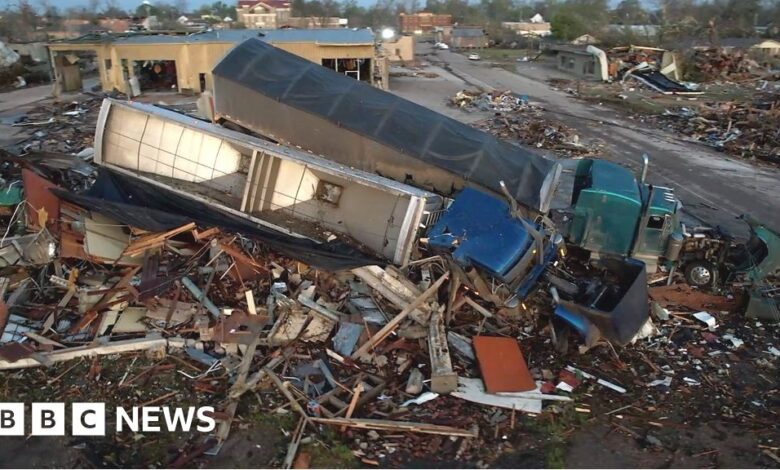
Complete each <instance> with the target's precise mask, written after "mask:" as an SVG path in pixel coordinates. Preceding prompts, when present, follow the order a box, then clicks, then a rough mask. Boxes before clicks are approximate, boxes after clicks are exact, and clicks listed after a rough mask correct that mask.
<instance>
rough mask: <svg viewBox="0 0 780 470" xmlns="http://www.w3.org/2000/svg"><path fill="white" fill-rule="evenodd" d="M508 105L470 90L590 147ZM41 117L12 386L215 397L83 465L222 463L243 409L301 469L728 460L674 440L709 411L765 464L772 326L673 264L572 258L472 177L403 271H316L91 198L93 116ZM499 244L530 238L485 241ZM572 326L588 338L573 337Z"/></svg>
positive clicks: (270, 250) (558, 139) (10, 196)
mask: <svg viewBox="0 0 780 470" xmlns="http://www.w3.org/2000/svg"><path fill="white" fill-rule="evenodd" d="M513 96H514V95H510V94H500V95H497V96H495V97H491V98H490V99H487V98H481V97H477V99H476V100H475V99H472V100H471V101H469V102H474V101H480V102H481V103H483V104H484V103H485V101H484V100H485V99H487V101H488V102H489V103H488V104H485V105H486V106H488V108H490V109H489V110H490V111H493V112H496V113H497V115H496V116H494V117H493V118H491V119H489V120H487V121H485V122H483V123H482V124H480V125H479V126H478V127H481V128H484V129H486V130H488V131H490V132H491V133H494V134H496V135H499V136H501V137H504V138H507V139H510V140H516V141H520V142H523V143H530V144H531V145H534V146H536V147H541V148H546V149H553V150H556V151H557V152H559V153H563V154H567V155H577V156H582V155H587V154H589V152H590V151H591V150H589V149H588V148H586V147H584V146H582V145H580V144H579V142H578V139H577V138H576V135H571V134H570V131H569V130H568V129H566V128H564V127H555V126H552V125H550V124H549V123H548V122H546V121H543V120H540V119H537V117H538V115H537V114H536V113H538V112H540V110H539V109H536V108H534V107H532V106H530V105H528V103H527V100H522V99H516V98H514V97H513ZM463 102H464V103H465V102H466V99H465V98H464V101H463ZM466 106H468V105H466ZM475 106H477V107H479V106H481V105H480V104H476V105H475ZM494 106H495V107H494ZM45 109H47V108H40V110H39V111H36V112H37V113H39V114H36V112H34V113H31V114H30V115H28V121H29V122H37V121H36V120H42V121H45V124H41V126H50V127H46V129H47V132H48V133H49V135H48V137H47V138H45V139H44V138H43V137H41V138H40V139H41V140H39V141H38V144H36V145H32V144H31V143H28V145H25V146H23V147H21V148H20V149H19V150H20V152H18V154H17V155H11V154H6V153H4V154H3V155H2V156H3V160H2V164H1V165H0V176H2V184H3V187H2V191H3V195H4V198H3V200H2V201H0V202H2V207H0V221H2V223H3V225H2V227H0V228H2V230H3V232H4V236H3V238H2V241H0V292H1V293H2V297H0V320H2V326H1V327H0V328H1V329H2V339H0V370H4V371H6V372H4V373H3V374H0V381H2V384H3V388H4V390H5V391H6V393H7V394H10V395H9V396H17V397H20V399H21V397H33V396H34V395H37V394H44V396H45V397H46V399H48V400H51V399H53V398H55V397H56V398H58V399H60V398H61V399H62V400H63V401H64V400H66V399H67V400H73V401H75V400H81V401H90V400H95V401H97V400H100V401H108V402H122V403H128V402H129V403H134V404H136V406H137V405H154V404H161V403H167V404H178V405H183V406H192V404H193V403H198V404H209V405H213V406H214V407H215V408H216V411H215V413H214V414H213V417H214V418H215V419H216V420H217V421H218V426H217V429H216V430H215V431H214V432H213V433H212V434H211V435H208V436H203V435H200V434H197V433H192V434H184V435H183V437H181V440H179V441H177V442H168V443H167V444H166V446H165V447H166V449H164V450H163V451H158V452H152V451H150V448H152V447H153V446H152V445H150V444H149V442H151V441H150V440H149V438H148V437H144V436H141V437H137V436H138V435H123V434H118V435H116V436H113V437H106V438H97V439H94V440H88V441H82V442H85V443H84V444H83V445H82V444H79V445H82V447H81V449H83V450H84V451H85V452H84V453H85V455H88V456H90V457H84V459H85V461H86V463H89V464H90V465H93V466H97V465H102V466H106V465H113V466H167V467H180V466H186V465H190V464H192V462H194V461H199V460H201V459H205V458H207V456H210V457H213V456H223V455H225V453H228V452H230V451H229V447H228V444H227V443H228V442H229V440H230V439H231V436H233V435H234V434H233V433H238V432H241V431H243V430H245V429H247V427H248V426H250V423H251V422H252V421H253V420H255V421H257V420H258V419H256V418H253V417H255V416H263V417H264V418H263V419H274V420H280V421H281V420H284V421H285V423H286V424H285V425H279V426H276V421H274V425H273V426H272V428H273V429H276V428H277V427H281V428H282V429H283V432H284V433H285V435H286V438H287V439H288V440H289V442H288V446H287V452H286V453H283V454H284V455H278V456H276V457H271V458H272V459H273V462H274V464H275V465H276V466H281V467H285V468H291V467H296V468H299V467H305V466H307V465H314V463H315V459H316V456H313V455H312V452H313V450H312V447H311V445H312V441H314V440H317V441H319V440H328V441H329V443H328V444H326V445H330V444H333V445H334V447H335V444H336V443H340V444H341V445H343V446H346V447H347V449H348V450H347V452H346V456H347V458H349V459H352V460H351V462H352V463H354V464H357V463H362V464H364V465H371V466H383V467H391V466H404V465H406V466H408V465H411V464H415V463H416V464H420V463H428V464H429V465H432V464H433V463H440V464H444V465H450V466H454V465H456V464H458V465H462V464H463V463H464V462H468V463H469V464H474V465H476V466H486V465H491V464H493V463H494V462H495V461H496V459H497V458H500V456H501V454H503V453H506V452H517V451H522V452H529V453H537V454H543V455H548V452H549V455H554V454H553V452H552V451H551V449H553V450H556V451H560V449H559V448H555V447H553V446H562V445H564V444H565V442H566V439H565V437H563V436H568V435H570V434H571V433H572V432H573V431H574V430H576V429H577V428H580V427H582V426H584V425H585V423H592V422H599V423H600V424H601V425H603V426H606V427H607V428H608V430H609V432H613V431H616V432H619V433H621V434H625V435H628V436H630V437H632V438H634V439H636V440H637V442H642V443H644V444H645V445H649V446H651V447H652V448H655V449H658V450H663V449H667V450H670V451H673V452H675V455H677V454H680V453H682V454H684V455H685V456H688V457H690V458H698V457H697V456H699V457H701V456H706V457H707V459H706V460H705V461H707V462H709V463H717V452H715V453H712V452H711V449H709V448H708V449H686V448H681V447H679V445H678V441H677V440H676V438H675V436H676V435H677V434H679V433H681V432H693V431H695V430H696V429H697V428H699V427H700V426H701V423H702V422H705V421H711V420H715V419H718V420H720V421H722V422H725V423H735V424H739V425H740V427H741V429H748V430H750V431H754V432H755V433H758V434H756V435H757V438H756V439H758V440H759V442H761V445H764V446H768V447H766V448H762V452H758V451H757V452H756V454H757V457H756V459H757V460H756V461H755V462H756V463H765V464H772V462H770V461H767V460H766V459H767V458H772V457H771V456H772V455H774V454H773V453H772V452H774V450H776V442H775V441H774V440H773V438H772V436H771V434H770V433H768V432H767V430H769V429H771V430H773V431H776V427H777V424H776V421H777V420H776V419H775V418H776V416H775V417H773V416H772V415H776V410H775V408H776V407H775V406H774V403H775V402H776V401H777V390H778V377H780V375H778V374H777V373H776V369H777V361H778V356H779V355H780V353H778V352H777V347H778V346H780V337H778V334H777V330H776V328H774V326H772V325H769V324H766V323H762V321H763V320H758V319H749V320H746V319H745V318H744V317H742V316H741V315H739V314H738V310H739V308H738V306H739V305H740V303H739V302H736V301H735V302H733V305H732V304H731V303H729V302H718V301H723V300H724V298H723V297H722V296H715V295H699V294H702V293H701V291H700V290H698V289H694V288H691V287H689V286H686V285H683V284H680V283H675V281H676V280H677V279H678V278H679V277H680V276H674V275H672V274H670V273H669V272H662V273H660V275H661V277H660V278H658V279H660V280H661V281H668V282H669V283H670V284H671V285H668V286H662V287H649V288H648V285H647V273H646V271H645V266H644V264H643V263H639V262H638V261H632V262H630V263H629V262H626V261H625V260H622V262H620V261H608V260H607V258H606V257H605V259H603V260H594V261H589V260H587V259H582V258H580V257H578V256H576V255H575V254H569V253H568V252H567V250H566V247H565V246H564V244H563V241H562V239H561V238H560V237H555V236H554V234H555V233H554V230H553V228H552V227H551V225H550V224H551V221H549V220H547V218H546V217H544V216H538V217H530V216H527V215H526V214H525V211H524V210H523V209H522V208H520V207H518V203H517V201H515V200H514V199H513V198H512V196H511V195H510V196H508V197H507V198H506V199H507V200H506V201H504V200H502V199H499V198H498V197H495V196H493V195H488V194H487V193H484V192H480V191H477V190H473V189H472V190H470V189H464V190H462V191H460V192H459V193H458V195H457V196H456V199H455V200H454V201H452V202H451V203H450V204H449V205H448V207H447V209H446V210H442V211H441V212H440V213H438V214H436V217H433V218H431V219H430V221H431V224H432V227H427V228H428V229H429V231H428V232H427V233H426V235H427V236H426V237H421V238H419V240H417V241H416V243H415V246H414V250H412V251H413V252H412V254H411V256H410V259H409V261H408V262H405V263H404V264H403V265H402V266H393V265H389V264H388V265H383V266H380V265H368V266H362V265H361V264H357V265H355V266H357V267H353V268H351V269H341V270H336V271H333V270H328V269H325V268H323V266H320V265H318V258H317V257H307V259H306V262H303V261H302V259H301V258H303V257H304V253H303V252H298V253H296V252H295V250H291V249H289V248H288V249H287V250H283V249H282V248H279V247H284V243H283V242H280V241H279V239H275V238H274V237H272V236H265V237H262V236H260V235H258V234H256V233H249V232H247V231H244V230H242V229H241V227H246V225H240V224H238V223H236V221H235V220H228V218H227V217H224V218H212V219H209V220H211V221H213V223H203V222H198V221H196V220H203V219H196V218H195V217H194V216H192V215H191V214H184V213H183V210H182V213H176V210H177V209H176V208H175V207H174V208H171V209H170V210H169V211H168V212H169V213H166V214H162V213H161V212H162V211H160V210H154V208H145V207H144V206H145V205H146V201H144V200H138V199H139V198H138V197H137V196H133V198H134V199H136V200H135V205H133V204H125V203H122V204H120V203H117V202H115V201H110V200H109V199H108V197H107V196H106V195H102V196H101V195H96V193H94V192H93V193H91V194H90V195H89V196H85V194H86V193H85V191H88V190H90V189H92V188H94V187H95V185H97V184H99V183H96V181H99V179H100V178H101V170H103V169H104V167H97V165H93V164H92V163H91V162H90V158H89V157H88V155H90V151H89V149H90V148H91V145H92V136H91V135H89V132H90V130H94V129H92V128H91V127H90V125H89V124H86V123H93V122H94V119H95V114H96V110H97V106H96V105H95V104H94V102H92V101H90V100H87V101H86V102H81V103H76V104H75V105H70V107H69V108H61V109H60V108H54V109H52V110H50V111H48V112H49V115H48V116H49V117H47V116H46V115H43V114H44V113H45V112H46V111H43V110H45ZM66 113H68V114H66ZM59 116H66V119H63V120H62V121H60V117H59ZM50 118H51V119H50ZM158 118H159V119H164V118H163V117H159V116H158ZM52 119H53V120H52ZM50 120H51V122H49V121H50ZM74 121H75V122H74ZM29 122H28V123H29ZM63 122H67V123H69V124H70V125H64V124H62V123H63ZM74 124H76V125H75V126H74ZM31 125H32V124H31ZM36 125H37V124H36ZM207 125H208V126H211V125H212V124H208V123H203V124H202V127H203V128H206V127H207ZM73 127H80V128H79V129H77V130H74V129H73ZM548 129H552V130H550V131H549V132H548ZM40 150H43V151H45V152H40ZM77 152H78V153H79V154H80V156H76V155H73V154H75V153H77ZM107 161H108V160H107ZM118 166H121V165H118ZM103 177H105V174H103ZM171 179H173V178H171ZM502 183H503V182H502ZM502 187H503V189H504V190H505V191H506V187H505V186H503V184H502ZM158 190H159V191H160V192H162V191H164V190H166V189H164V185H162V184H161V185H159V187H158ZM136 194H141V195H143V194H144V193H143V192H141V193H136ZM146 194H147V195H149V192H148V191H147V193H146ZM150 197H151V196H150ZM131 199H132V198H131ZM141 199H142V198H141ZM139 206H140V207H142V208H143V209H142V210H141V212H140V213H139V212H138V207H139ZM200 207H201V208H203V207H205V203H204V205H203V206H200ZM477 211H480V212H479V214H480V217H475V216H474V214H476V213H477ZM171 220H175V221H176V224H172V223H171ZM480 225H483V226H480ZM461 232H462V233H461ZM465 234H468V237H467V236H464V235H465ZM491 235H492V236H496V235H498V236H500V237H501V238H502V239H503V240H504V241H505V242H506V241H508V242H511V243H514V242H515V241H517V240H519V239H521V238H522V239H523V240H524V244H523V246H522V247H515V246H509V247H505V249H504V250H498V249H497V248H496V244H495V243H492V244H491V241H493V239H492V238H490V236H491ZM521 235H522V236H521ZM299 246H300V245H299ZM486 246H487V247H488V248H487V249H486V248H485V247H486ZM277 248H278V249H277ZM319 249H323V248H322V247H319ZM512 250H515V251H512ZM355 253H356V254H355V256H359V253H358V252H355ZM505 254H509V255H512V256H513V258H512V259H511V260H510V261H511V264H510V263H508V262H505V260H504V259H503V258H500V257H498V255H505ZM516 254H519V256H517V257H515V256H514V255H516ZM518 257H519V258H521V260H520V261H518V260H517V259H515V258H518ZM361 259H362V258H361ZM319 260H320V261H321V260H322V259H321V258H320V259H319ZM341 261H342V263H344V264H349V260H344V259H342V260H341ZM485 261H489V262H491V263H495V265H496V266H495V267H494V266H492V265H488V263H486V262H485ZM521 261H522V262H521ZM640 264H641V268H637V266H636V265H640ZM516 265H517V266H521V267H524V268H528V269H527V270H525V271H523V270H520V269H519V268H517V267H516ZM627 265H632V266H628V268H632V269H631V270H626V269H628V268H627ZM507 266H508V267H507ZM634 268H636V269H634ZM516 271H523V272H522V274H523V275H518V272H516ZM526 274H527V275H526ZM658 279H655V280H653V281H651V282H652V283H655V282H656V281H657V280H658ZM648 290H649V295H650V297H651V298H652V299H653V300H654V301H655V303H654V304H653V306H652V307H651V305H650V304H648V302H647V291H648ZM723 290H724V291H726V292H728V293H729V295H732V296H736V295H738V291H737V290H736V289H733V290H732V286H728V285H727V286H725V287H723ZM559 291H560V292H559ZM629 293H632V294H631V296H630V297H631V299H630V300H631V301H632V302H631V303H630V305H626V304H624V303H623V300H624V298H628V297H629ZM634 294H636V295H634ZM768 295H774V294H771V293H770V294H768ZM637 300H638V302H639V303H636V301H637ZM578 304H581V305H579V306H578ZM562 307H565V309H569V311H568V312H567V311H565V309H562ZM651 310H652V312H653V315H652V318H650V312H651ZM626 311H628V312H629V314H630V315H629V314H622V313H620V312H626ZM566 315H570V317H569V318H568V319H569V320H571V318H574V320H573V321H572V322H570V323H566V322H565V321H564V320H567V318H563V316H566ZM629 316H630V317H631V318H630V320H631V323H632V325H628V324H627V323H626V318H627V317H629ZM583 318H584V319H585V320H584V321H583V320H581V319H583ZM594 318H600V319H601V320H593V319H594ZM578 321H580V322H581V323H580V326H582V330H583V331H579V333H581V336H584V337H585V341H584V344H582V343H583V341H581V340H580V339H575V338H574V335H569V334H568V333H569V331H570V330H572V329H577V326H576V323H577V322H578ZM591 321H592V323H591ZM633 323H637V325H633ZM595 324H598V326H595ZM634 326H638V328H634ZM613 329H614V330H615V331H612V330H613ZM594 330H596V332H595V333H594ZM622 345H625V347H623V346H622ZM569 350H571V351H576V350H579V354H578V353H575V352H568V351H569ZM705 393H706V396H707V398H708V399H707V400H702V396H704V394H705ZM324 436H327V437H324ZM161 439H162V438H161ZM166 439H171V438H166ZM773 446H775V447H773ZM763 451H769V454H767V453H766V452H763ZM94 456H102V457H94ZM549 458H550V460H549V461H547V462H545V464H547V466H550V465H552V464H553V463H555V462H554V461H553V460H552V457H549ZM758 459H763V460H758ZM334 466H335V465H334Z"/></svg>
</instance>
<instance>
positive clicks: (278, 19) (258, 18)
mask: <svg viewBox="0 0 780 470" xmlns="http://www.w3.org/2000/svg"><path fill="white" fill-rule="evenodd" d="M291 16H292V6H291V5H290V2H289V1H288V0H263V1H257V0H238V6H237V7H236V17H237V19H238V21H240V22H241V23H243V24H244V26H246V27H247V28H260V29H278V28H280V27H282V26H284V25H285V24H286V23H287V22H288V21H289V20H290V17H291Z"/></svg>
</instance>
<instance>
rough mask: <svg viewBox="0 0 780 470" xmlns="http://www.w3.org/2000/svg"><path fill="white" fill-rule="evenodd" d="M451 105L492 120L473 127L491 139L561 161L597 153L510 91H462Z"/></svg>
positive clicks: (561, 125)
mask: <svg viewBox="0 0 780 470" xmlns="http://www.w3.org/2000/svg"><path fill="white" fill-rule="evenodd" d="M449 104H450V105H452V106H457V107H459V108H461V109H464V110H466V111H487V112H493V113H495V116H493V117H490V118H488V119H485V120H482V121H478V122H476V123H474V124H473V126H474V127H476V128H478V129H481V130H484V131H485V132H488V133H490V134H493V135H494V136H496V137H498V138H500V139H504V140H509V141H512V142H519V143H522V144H524V145H528V146H531V147H536V148H542V149H545V150H552V151H554V152H556V153H557V154H558V155H561V156H564V157H573V156H581V157H583V156H588V155H595V154H596V150H595V149H594V148H592V147H591V146H588V145H584V144H582V143H580V141H579V135H577V134H576V133H575V132H574V130H573V129H571V128H570V127H568V126H566V125H565V124H563V123H562V122H560V121H554V120H551V119H548V118H547V117H545V116H544V108H542V107H541V106H538V105H533V104H530V103H529V102H528V97H527V96H525V95H523V96H518V95H516V94H515V93H513V92H511V91H493V92H482V91H471V90H462V91H459V92H458V93H456V94H455V96H453V97H452V98H451V99H450V103H449Z"/></svg>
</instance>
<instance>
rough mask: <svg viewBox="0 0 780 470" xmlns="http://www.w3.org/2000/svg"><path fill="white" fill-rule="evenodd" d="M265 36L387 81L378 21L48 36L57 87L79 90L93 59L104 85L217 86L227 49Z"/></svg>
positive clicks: (361, 76) (311, 57)
mask: <svg viewBox="0 0 780 470" xmlns="http://www.w3.org/2000/svg"><path fill="white" fill-rule="evenodd" d="M248 38H259V39H261V40H262V41H266V42H268V43H269V44H274V45H275V46H276V47H279V48H281V49H284V50H286V51H288V52H290V53H292V54H296V55H298V56H300V57H302V58H304V59H306V60H308V61H311V62H313V63H315V64H319V65H323V66H325V67H328V68H331V69H333V70H336V71H338V72H339V73H342V74H344V75H347V76H349V77H352V78H355V79H357V80H360V81H363V82H366V83H369V84H371V85H374V86H377V87H380V88H386V87H387V83H388V79H387V76H388V70H387V65H386V61H385V59H384V58H380V57H379V56H378V54H377V51H376V48H375V46H374V33H373V32H372V31H371V30H370V29H344V28H340V29H314V30H296V29H278V30H253V29H235V30H213V31H204V32H199V33H192V34H183V35H173V34H88V35H85V36H81V37H79V38H75V39H66V40H62V41H57V42H52V43H49V44H48V47H49V50H50V53H51V58H52V64H54V78H55V81H56V89H55V94H59V93H63V92H69V91H79V90H81V87H82V73H83V71H84V70H85V69H86V68H87V67H85V62H88V63H91V64H92V65H91V68H96V69H97V71H98V77H99V79H100V85H101V87H102V89H103V90H104V91H111V90H118V91H120V92H122V93H126V94H128V95H130V96H135V95H137V94H140V93H143V92H150V91H169V92H170V91H174V92H179V93H200V92H203V91H206V90H213V89H214V84H213V78H212V74H211V70H212V69H213V68H214V66H215V65H216V63H217V62H218V61H219V60H220V59H221V58H222V57H223V56H224V55H225V53H226V52H227V51H229V50H230V49H231V48H233V47H234V46H235V45H236V44H238V43H240V42H242V41H244V40H246V39H248Z"/></svg>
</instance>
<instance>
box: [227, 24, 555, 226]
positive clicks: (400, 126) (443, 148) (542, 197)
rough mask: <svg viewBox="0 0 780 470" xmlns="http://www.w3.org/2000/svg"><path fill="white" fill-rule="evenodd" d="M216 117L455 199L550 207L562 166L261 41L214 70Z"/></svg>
mask: <svg viewBox="0 0 780 470" xmlns="http://www.w3.org/2000/svg"><path fill="white" fill-rule="evenodd" d="M213 74H214V80H215V85H214V89H215V96H214V101H215V108H216V112H217V114H218V115H219V116H220V117H222V118H224V119H227V120H229V121H232V122H235V123H237V124H240V125H242V126H244V127H246V128H248V129H250V130H252V131H255V132H258V133H260V134H262V135H265V136H268V137H271V138H274V139H276V140H279V141H284V142H290V143H294V144H295V145H298V146H301V147H303V148H305V149H308V150H310V151H313V152H316V153H319V154H322V155H325V156H327V158H329V159H331V160H335V161H338V162H339V163H343V164H346V165H350V166H352V167H355V168H359V169H361V170H365V171H371V172H376V173H379V174H382V175H384V176H388V177H391V178H393V179H396V180H399V181H403V182H407V183H410V184H413V185H415V186H418V187H422V188H426V189H431V190H435V191H437V192H439V193H441V194H445V195H449V194H452V193H453V192H455V191H456V190H458V189H460V188H462V187H464V186H467V185H477V186H482V187H484V188H487V189H490V190H493V191H495V192H497V193H500V191H501V189H500V184H499V183H500V181H502V180H503V181H504V182H505V183H506V185H507V187H508V188H509V191H510V193H511V194H512V195H513V196H514V197H515V199H517V201H518V202H519V203H521V204H523V205H525V206H527V207H528V208H531V209H533V210H536V211H540V212H546V211H547V209H548V208H549V203H550V198H551V196H552V193H553V190H554V187H555V184H556V181H557V178H558V176H559V174H560V167H559V165H558V164H557V163H556V162H554V161H553V160H550V159H548V158H546V157H544V156H542V155H540V154H537V153H536V152H534V151H532V150H530V149H527V148H523V147H519V146H516V145H512V144H510V143H508V142H504V141H501V140H498V139H496V138H495V137H493V136H491V135H490V134H487V133H485V132H482V131H480V130H477V129H474V128H472V127H470V126H468V125H466V124H463V123H460V122H458V121H456V120H454V119H451V118H449V117H446V116H444V115H442V114H439V113H436V112H434V111H432V110H430V109H428V108H425V107H423V106H420V105H417V104H415V103H412V102H410V101H407V100H405V99H403V98H400V97H398V96H396V95H394V94H391V93H387V92H385V91H382V90H379V89H377V88H375V87H372V86H370V85H369V84H367V83H363V82H361V81H359V80H355V79H353V78H350V77H347V76H345V75H343V74H341V73H337V72H335V71H333V70H330V69H328V68H326V67H322V66H320V65H319V64H316V63H313V62H310V61H308V60H306V59H303V58H301V57H298V56H296V55H293V54H290V53H288V52H285V51H282V50H280V49H277V48H275V47H273V46H271V45H269V44H267V43H265V42H263V41H260V40H258V39H254V38H252V39H248V40H246V41H244V42H243V43H241V44H239V45H238V46H236V47H235V48H233V49H232V50H231V51H230V52H229V53H228V54H227V55H226V56H225V57H224V58H223V59H222V60H221V61H220V62H219V63H218V64H217V66H216V67H215V68H214V70H213Z"/></svg>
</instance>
